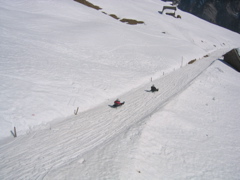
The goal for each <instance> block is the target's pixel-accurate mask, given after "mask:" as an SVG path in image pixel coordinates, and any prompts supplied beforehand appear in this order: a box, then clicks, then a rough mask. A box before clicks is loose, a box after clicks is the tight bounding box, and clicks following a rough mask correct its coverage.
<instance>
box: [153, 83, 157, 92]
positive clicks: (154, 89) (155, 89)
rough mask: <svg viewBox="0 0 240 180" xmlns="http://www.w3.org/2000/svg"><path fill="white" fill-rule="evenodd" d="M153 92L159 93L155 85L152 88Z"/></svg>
mask: <svg viewBox="0 0 240 180" xmlns="http://www.w3.org/2000/svg"><path fill="white" fill-rule="evenodd" d="M151 91H152V92H155V91H158V89H157V88H156V87H155V86H154V84H153V85H152V86H151Z"/></svg>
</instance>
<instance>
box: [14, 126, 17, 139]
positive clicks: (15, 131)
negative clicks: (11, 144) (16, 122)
mask: <svg viewBox="0 0 240 180" xmlns="http://www.w3.org/2000/svg"><path fill="white" fill-rule="evenodd" d="M14 137H17V130H16V127H14Z"/></svg>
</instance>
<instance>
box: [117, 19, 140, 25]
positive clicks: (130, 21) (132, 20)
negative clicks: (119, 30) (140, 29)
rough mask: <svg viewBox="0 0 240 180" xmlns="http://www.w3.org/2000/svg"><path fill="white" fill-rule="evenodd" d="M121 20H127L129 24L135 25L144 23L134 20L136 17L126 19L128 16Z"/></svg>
mask: <svg viewBox="0 0 240 180" xmlns="http://www.w3.org/2000/svg"><path fill="white" fill-rule="evenodd" d="M120 21H121V22H126V23H127V24H131V25H135V24H144V22H143V21H137V20H134V19H126V18H123V19H121V20H120Z"/></svg>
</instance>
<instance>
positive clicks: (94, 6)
mask: <svg viewBox="0 0 240 180" xmlns="http://www.w3.org/2000/svg"><path fill="white" fill-rule="evenodd" d="M74 1H76V2H79V3H81V4H83V5H85V6H87V7H90V8H93V9H96V10H101V9H102V8H101V7H99V6H96V5H94V4H92V3H90V2H88V1H86V0H74ZM102 13H103V14H106V15H108V16H110V17H112V18H114V19H116V20H119V19H120V18H119V17H118V16H116V15H115V14H107V13H106V12H103V11H102ZM120 21H121V22H123V23H126V24H130V25H136V24H144V22H143V21H137V20H135V19H127V18H123V19H121V20H120Z"/></svg>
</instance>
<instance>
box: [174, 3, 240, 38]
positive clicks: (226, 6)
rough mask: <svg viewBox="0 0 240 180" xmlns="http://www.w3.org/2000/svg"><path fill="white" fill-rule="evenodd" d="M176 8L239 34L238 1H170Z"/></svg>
mask: <svg viewBox="0 0 240 180" xmlns="http://www.w3.org/2000/svg"><path fill="white" fill-rule="evenodd" d="M172 2H173V3H174V4H178V8H179V9H181V10H183V11H186V12H189V13H191V14H193V15H195V16H198V17H200V18H202V19H204V20H206V21H209V22H211V23H214V24H217V25H219V26H222V27H225V28H227V29H230V30H232V31H235V32H238V33H240V1H239V0H172Z"/></svg>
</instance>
